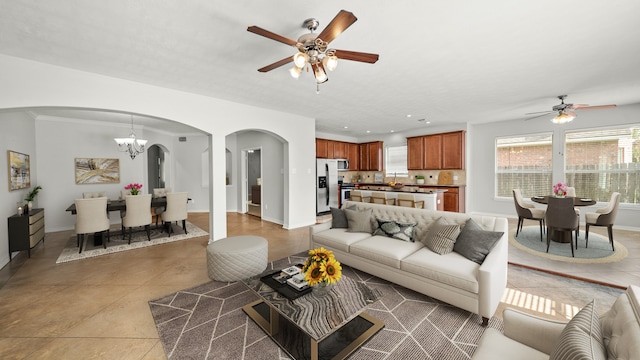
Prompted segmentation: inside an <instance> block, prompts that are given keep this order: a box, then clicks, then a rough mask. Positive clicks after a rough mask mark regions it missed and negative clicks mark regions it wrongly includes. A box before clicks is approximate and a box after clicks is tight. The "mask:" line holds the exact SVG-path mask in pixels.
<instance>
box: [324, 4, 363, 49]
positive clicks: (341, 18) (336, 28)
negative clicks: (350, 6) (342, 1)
mask: <svg viewBox="0 0 640 360" xmlns="http://www.w3.org/2000/svg"><path fill="white" fill-rule="evenodd" d="M356 20H358V18H357V17H356V16H355V15H353V13H351V12H349V11H345V10H340V12H339V13H338V15H336V17H334V18H333V20H331V22H330V23H329V25H327V27H326V28H324V30H322V32H321V33H320V34H318V37H317V38H319V39H322V40H323V41H325V42H326V43H327V44H328V43H330V42H331V41H333V39H335V38H336V37H337V36H338V35H340V33H342V32H343V31H345V30H346V29H347V28H348V27H349V26H351V25H352V24H353V23H354V22H356Z"/></svg>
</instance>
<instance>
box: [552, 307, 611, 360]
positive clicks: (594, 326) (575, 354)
mask: <svg viewBox="0 0 640 360" xmlns="http://www.w3.org/2000/svg"><path fill="white" fill-rule="evenodd" d="M594 303H595V300H593V301H591V302H590V303H589V304H587V305H586V306H585V307H583V308H582V310H580V311H579V312H578V313H577V314H576V315H575V316H574V317H573V319H571V320H570V321H569V322H568V323H567V325H566V326H565V328H564V329H563V330H562V332H561V333H560V337H559V338H558V341H557V342H556V344H555V345H554V346H553V350H552V351H551V354H550V356H549V360H565V359H566V360H571V359H595V360H599V359H602V360H605V359H606V358H607V352H606V349H605V348H604V342H603V339H602V331H601V330H600V319H599V318H598V312H597V311H596V308H595V305H594Z"/></svg>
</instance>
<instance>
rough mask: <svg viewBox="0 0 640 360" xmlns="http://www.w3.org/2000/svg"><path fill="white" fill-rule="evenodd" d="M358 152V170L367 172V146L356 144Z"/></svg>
mask: <svg viewBox="0 0 640 360" xmlns="http://www.w3.org/2000/svg"><path fill="white" fill-rule="evenodd" d="M358 152H359V155H360V156H359V160H360V161H359V163H360V164H359V165H360V166H359V168H358V170H365V171H366V170H369V146H368V145H367V144H366V143H365V144H358Z"/></svg>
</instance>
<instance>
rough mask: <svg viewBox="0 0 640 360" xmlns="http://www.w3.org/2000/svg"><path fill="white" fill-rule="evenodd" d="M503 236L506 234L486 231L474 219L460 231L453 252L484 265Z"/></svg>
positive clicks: (468, 221)
mask: <svg viewBox="0 0 640 360" xmlns="http://www.w3.org/2000/svg"><path fill="white" fill-rule="evenodd" d="M502 235H504V232H495V231H487V230H484V229H483V228H482V227H481V226H480V225H478V224H477V223H476V222H475V221H473V219H469V220H467V222H466V223H465V225H464V227H463V228H462V230H461V231H460V235H458V239H457V240H456V243H455V244H454V245H453V251H455V252H457V253H458V254H460V255H462V256H464V257H466V258H467V259H469V260H471V261H473V262H476V263H478V264H481V265H482V263H483V262H484V259H485V258H486V257H487V255H489V252H490V251H491V249H493V246H494V245H495V244H496V242H498V240H500V238H501V237H502Z"/></svg>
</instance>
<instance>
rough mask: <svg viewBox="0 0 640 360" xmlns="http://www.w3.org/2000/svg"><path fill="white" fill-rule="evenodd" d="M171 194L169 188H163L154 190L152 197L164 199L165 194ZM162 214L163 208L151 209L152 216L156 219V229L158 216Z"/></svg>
mask: <svg viewBox="0 0 640 360" xmlns="http://www.w3.org/2000/svg"><path fill="white" fill-rule="evenodd" d="M170 192H171V188H169V187H165V188H154V189H153V197H154V198H156V197H166V196H167V193H170ZM163 212H164V206H161V207H154V208H153V215H154V216H155V218H156V228H157V227H158V220H159V219H160V215H162V213H163Z"/></svg>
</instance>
